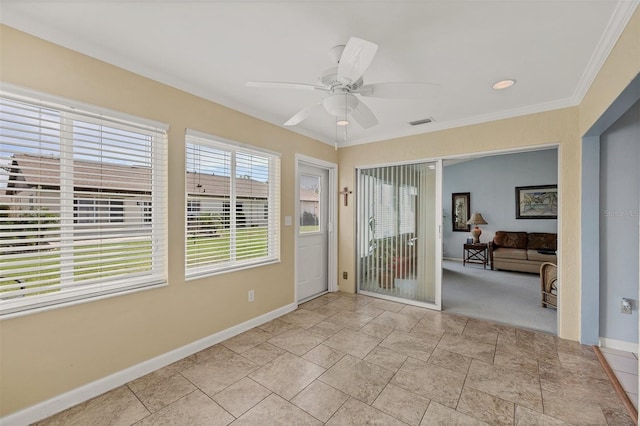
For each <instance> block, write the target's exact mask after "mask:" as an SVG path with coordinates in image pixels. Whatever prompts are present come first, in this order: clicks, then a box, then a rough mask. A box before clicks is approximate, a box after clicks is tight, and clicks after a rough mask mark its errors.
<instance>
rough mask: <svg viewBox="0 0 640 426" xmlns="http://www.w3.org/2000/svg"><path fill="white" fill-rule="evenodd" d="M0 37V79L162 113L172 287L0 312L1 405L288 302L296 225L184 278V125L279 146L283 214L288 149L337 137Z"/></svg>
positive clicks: (10, 33) (325, 153) (288, 185)
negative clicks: (263, 253) (263, 249)
mask: <svg viewBox="0 0 640 426" xmlns="http://www.w3.org/2000/svg"><path fill="white" fill-rule="evenodd" d="M0 41H1V47H2V49H1V53H0V64H1V65H0V78H1V80H2V81H5V82H10V83H13V84H17V85H20V86H24V87H28V88H32V89H35V90H40V91H43V92H47V93H51V94H54V95H59V96H64V97H67V98H71V99H75V100H78V101H82V102H86V103H90V104H94V105H98V106H100V107H105V108H111V109H114V110H117V111H122V112H125V113H129V114H133V115H137V116H141V117H146V118H149V119H153V120H157V121H161V122H164V123H167V124H169V125H170V130H169V188H168V190H169V198H170V200H172V202H170V203H169V212H168V214H169V221H170V226H169V286H167V287H164V288H160V289H154V290H149V291H142V292H139V293H135V294H131V295H125V296H117V297H113V298H110V299H106V300H101V301H96V302H91V303H83V304H80V305H77V306H73V307H68V308H61V309H56V310H52V311H49V312H45V313H41V314H35V315H28V316H24V317H20V318H15V319H10V320H4V321H1V322H0V332H1V337H0V338H1V341H0V343H1V344H0V378H1V379H0V395H1V396H0V398H1V399H0V407H1V412H0V416H4V415H7V414H9V413H11V412H14V411H16V410H19V409H22V408H25V407H27V406H30V405H32V404H35V403H38V402H41V401H43V400H46V399H49V398H52V397H54V396H56V395H59V394H61V393H63V392H66V391H69V390H71V389H74V388H76V387H78V386H81V385H84V384H87V383H90V382H92V381H94V380H97V379H100V378H102V377H104V376H106V375H108V374H112V373H114V372H117V371H120V370H123V369H125V368H127V367H130V366H132V365H135V364H137V363H139V362H142V361H145V360H148V359H150V358H152V357H155V356H158V355H160V354H163V353H165V352H168V351H170V350H172V349H176V348H178V347H181V346H183V345H185V344H188V343H191V342H194V341H196V340H198V339H201V338H204V337H206V336H209V335H212V334H214V333H216V332H219V331H221V330H224V329H226V328H229V327H231V326H233V325H236V324H239V323H242V322H244V321H247V320H249V319H251V318H254V317H257V316H259V315H262V314H264V313H267V312H270V311H272V310H274V309H277V308H280V307H282V306H285V305H287V304H290V303H292V302H293V301H294V300H293V299H294V262H293V260H294V253H293V250H294V246H293V244H294V233H293V230H294V228H293V227H292V226H289V227H285V226H284V223H283V222H281V226H282V228H281V229H282V244H281V259H282V261H281V262H280V263H279V264H275V265H270V266H265V267H260V268H254V269H249V270H244V271H240V272H236V273H229V274H223V275H218V276H215V277H211V278H205V279H200V280H197V281H190V282H188V283H187V282H185V280H184V265H183V259H184V242H183V241H184V240H183V238H184V237H183V229H184V227H183V223H184V205H183V201H182V200H184V187H185V178H184V133H185V128H187V127H188V128H192V129H195V130H199V131H202V132H208V133H211V134H215V135H219V136H222V137H224V138H228V139H232V140H237V141H240V142H243V143H247V144H251V145H254V146H258V147H264V148H268V149H270V150H273V151H277V152H280V153H281V154H282V187H281V193H282V206H281V209H282V211H281V214H282V216H284V215H291V216H293V215H294V213H295V204H294V200H295V188H294V181H295V179H294V173H295V153H297V152H298V153H302V154H305V155H308V156H311V157H315V158H320V159H322V160H326V161H330V162H334V163H335V162H337V153H336V151H335V150H334V149H333V147H330V146H328V145H326V144H323V143H320V142H317V141H313V140H311V139H308V138H305V137H303V136H300V135H297V134H295V133H292V132H289V131H286V130H284V129H281V128H279V127H276V126H273V125H270V124H267V123H265V122H262V121H259V120H256V119H253V118H250V117H248V116H246V115H243V114H241V113H239V112H236V111H232V110H230V109H227V108H224V107H222V106H219V105H216V104H214V103H211V102H208V101H205V100H203V99H200V98H198V97H195V96H192V95H189V94H187V93H184V92H182V91H179V90H176V89H173V88H170V87H167V86H164V85H162V84H159V83H157V82H155V81H152V80H149V79H146V78H142V77H140V76H137V75H134V74H132V73H130V72H127V71H124V70H122V69H119V68H116V67H114V66H112V65H108V64H106V63H103V62H100V61H97V60H95V59H91V58H89V57H87V56H84V55H81V54H78V53H76V52H73V51H70V50H67V49H64V48H62V47H59V46H55V45H53V44H50V43H48V42H44V41H42V40H40V39H37V38H34V37H31V36H29V35H26V34H24V33H21V32H18V31H15V30H13V29H11V28H8V27H5V26H2V27H0ZM250 289H255V299H256V300H255V302H254V303H251V304H249V303H247V291H248V290H250Z"/></svg>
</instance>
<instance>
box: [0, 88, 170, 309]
mask: <svg viewBox="0 0 640 426" xmlns="http://www.w3.org/2000/svg"><path fill="white" fill-rule="evenodd" d="M61 102H62V101H61ZM166 150H167V148H166V135H165V129H162V128H160V127H154V126H149V125H148V124H147V123H144V124H142V123H136V122H135V118H134V119H131V120H123V119H120V118H117V119H116V118H112V117H109V116H107V115H105V114H104V113H102V112H101V113H100V114H98V113H95V112H92V111H90V110H87V111H82V110H80V109H79V108H76V107H70V106H68V105H65V104H62V103H60V104H53V103H51V102H49V101H40V100H37V99H29V98H25V97H24V96H12V95H11V94H7V93H3V94H2V96H1V97H0V167H1V170H0V310H1V311H0V312H2V313H3V314H8V313H12V312H17V311H23V310H28V309H33V308H37V307H41V306H47V305H51V304H56V303H63V302H67V301H71V300H77V299H82V298H87V297H94V296H96V295H103V294H106V293H112V292H118V291H124V290H129V289H131V288H135V287H140V286H148V285H154V284H159V283H162V282H165V263H166V261H165V257H166V256H165V253H166V241H165V227H166V225H165V210H166V199H165V198H166Z"/></svg>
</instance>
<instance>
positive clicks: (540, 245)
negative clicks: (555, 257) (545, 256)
mask: <svg viewBox="0 0 640 426" xmlns="http://www.w3.org/2000/svg"><path fill="white" fill-rule="evenodd" d="M527 249H529V250H553V251H555V250H557V249H558V235H557V234H552V233H547V232H531V233H529V236H528V243H527Z"/></svg>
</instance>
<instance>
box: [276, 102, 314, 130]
mask: <svg viewBox="0 0 640 426" xmlns="http://www.w3.org/2000/svg"><path fill="white" fill-rule="evenodd" d="M320 105H322V102H318V103H315V104H311V105H309V106H307V107H305V108H302V109H301V110H300V111H298V112H297V113H296V114H295V115H294V116H293V117H291V118H290V119H288V120H287V121H286V122H285V123H284V125H285V126H295V125H296V124H298V123H300V122H301V121H302V120H304V119H306V118H307V117H309V115H310V114H311V111H313V110H314V109H316V108H317V107H319V106H320Z"/></svg>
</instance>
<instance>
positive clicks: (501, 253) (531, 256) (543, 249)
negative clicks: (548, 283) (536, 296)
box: [489, 231, 558, 274]
mask: <svg viewBox="0 0 640 426" xmlns="http://www.w3.org/2000/svg"><path fill="white" fill-rule="evenodd" d="M557 245H558V234H552V233H547V232H509V231H498V232H496V234H495V236H494V237H493V241H492V242H491V243H489V259H490V261H491V269H492V270H495V269H502V270H506V271H518V272H529V273H532V274H539V273H540V266H541V265H542V264H543V263H545V262H550V263H555V264H557V263H558V258H557V256H556V250H557Z"/></svg>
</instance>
